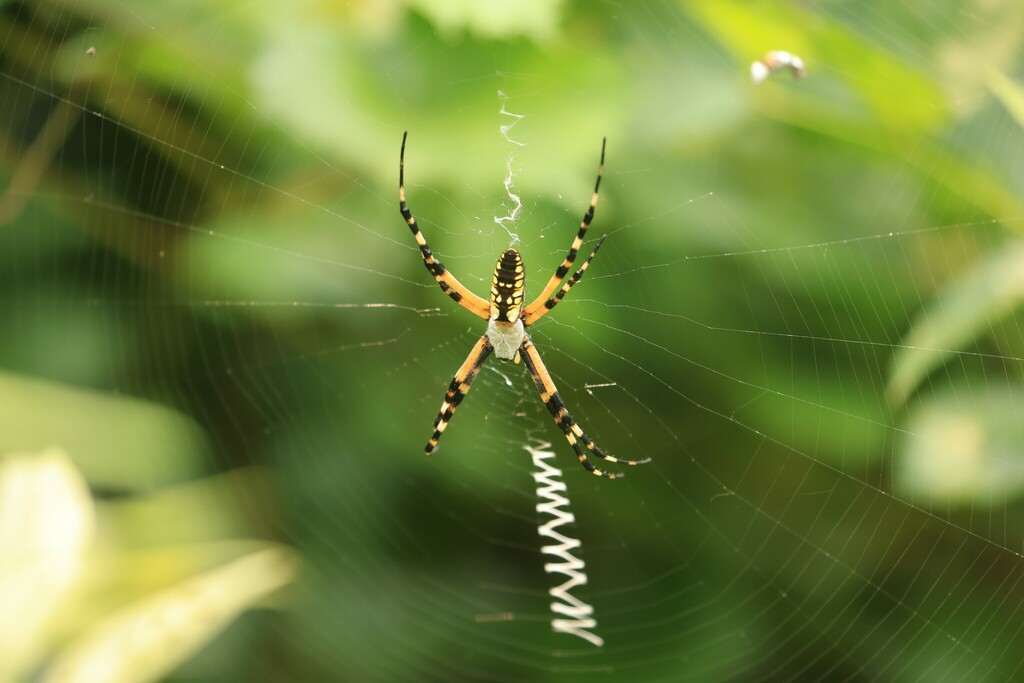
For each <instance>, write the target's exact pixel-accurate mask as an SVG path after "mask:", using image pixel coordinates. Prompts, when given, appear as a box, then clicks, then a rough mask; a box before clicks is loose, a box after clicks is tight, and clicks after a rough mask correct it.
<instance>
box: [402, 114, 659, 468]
mask: <svg viewBox="0 0 1024 683" xmlns="http://www.w3.org/2000/svg"><path fill="white" fill-rule="evenodd" d="M407 135H408V134H405V135H403V136H402V151H401V155H400V157H399V165H398V201H399V210H400V211H401V212H402V217H403V218H405V222H406V223H408V224H409V229H410V230H412V234H413V237H415V238H416V243H417V244H418V245H419V248H420V255H421V256H422V257H423V263H424V264H425V265H426V267H427V270H429V271H430V274H431V275H433V276H434V279H435V280H437V284H438V285H440V287H441V291H443V292H444V293H445V294H447V295H448V296H449V297H451V298H452V300H453V301H455V302H456V303H458V304H459V305H460V306H462V307H463V308H465V309H466V310H468V311H470V312H471V313H473V314H474V315H477V316H479V317H480V318H483V319H485V320H486V321H487V331H486V332H485V333H484V336H483V337H481V338H480V340H479V341H477V343H476V344H475V345H474V346H473V350H472V351H470V352H469V356H468V357H467V358H466V360H465V362H464V363H463V364H462V367H460V368H459V370H458V372H456V373H455V377H454V378H453V379H452V383H451V385H450V386H449V387H448V392H447V393H446V394H445V397H444V402H443V403H442V404H441V412H440V413H439V414H438V416H437V419H436V420H435V421H434V434H433V435H432V436H431V437H430V440H429V441H428V442H427V447H426V449H425V451H426V454H427V455H430V454H431V453H433V452H434V449H435V448H436V447H437V441H438V439H440V438H441V434H442V432H444V430H445V427H447V426H448V422H449V421H450V420H451V419H452V415H454V414H455V409H456V408H457V407H458V405H459V404H460V403H461V402H462V399H463V398H465V397H466V394H467V393H468V392H469V388H470V386H471V385H472V384H473V380H475V379H476V376H477V375H478V374H480V368H481V367H482V366H483V364H484V361H485V360H487V357H488V356H489V355H491V353H492V352H493V353H494V355H495V356H497V357H498V359H500V360H501V361H504V362H507V361H513V362H515V363H518V362H519V361H520V359H522V360H523V361H524V363H525V365H526V368H527V369H528V370H529V371H530V376H531V377H532V378H533V382H534V384H535V385H536V386H537V391H539V392H540V397H541V400H542V401H544V405H545V406H547V409H548V410H549V411H550V412H551V415H552V416H553V417H554V418H555V423H556V424H557V425H558V426H559V428H560V429H561V430H562V432H563V433H564V434H565V438H566V440H567V441H568V442H569V445H570V446H572V449H573V451H575V453H576V457H577V458H579V460H580V462H581V463H583V466H584V467H585V468H586V469H587V470H588V471H590V472H591V473H593V474H596V475H598V476H601V477H608V478H609V479H615V478H616V477H619V476H622V475H617V474H612V473H609V472H605V471H603V470H600V469H598V468H596V467H594V464H593V463H592V462H590V459H589V458H588V457H587V451H586V450H584V447H586V449H587V450H589V451H590V452H591V453H593V454H594V455H596V456H598V457H600V458H603V459H605V460H608V461H609V462H616V463H620V464H623V465H639V464H641V463H644V462H647V460H646V459H645V460H623V459H621V458H616V457H613V456H611V455H608V454H606V453H605V452H604V451H602V450H601V449H600V448H599V447H598V446H597V444H595V443H594V442H593V441H592V440H591V439H590V437H588V436H587V435H586V433H584V431H583V429H582V428H580V426H579V425H578V424H576V422H575V420H573V418H572V415H570V414H569V411H568V410H566V408H565V403H564V402H563V401H562V397H561V396H559V395H558V390H557V389H556V388H555V383H554V381H553V380H552V379H551V374H550V373H548V369H547V368H546V367H544V363H543V362H542V361H541V359H540V354H539V353H538V352H537V347H536V346H534V344H533V342H532V341H530V335H529V334H527V332H526V328H527V327H528V326H530V325H532V324H533V323H535V322H537V320H539V319H540V318H541V317H543V316H544V315H546V314H547V313H548V311H550V310H551V309H552V308H554V307H555V306H556V305H558V302H559V301H561V300H562V299H563V298H564V297H565V295H566V294H567V293H568V292H569V290H570V289H572V287H573V285H575V284H576V283H577V282H579V281H580V278H582V277H583V274H584V273H585V272H586V271H587V267H588V266H589V265H590V262H591V261H592V260H593V259H594V256H595V255H596V254H597V250H598V249H600V248H601V244H602V243H603V242H604V238H605V237H606V235H602V236H601V239H599V240H598V241H597V244H596V245H595V246H594V249H593V251H591V252H590V256H588V257H587V260H586V261H584V262H583V265H581V266H580V267H579V270H577V271H576V272H575V273H573V276H572V277H571V278H569V279H568V280H566V279H565V276H566V275H568V274H569V269H570V268H571V267H572V264H573V263H574V262H575V261H576V255H577V254H578V253H579V250H580V247H581V246H583V238H584V237H585V236H586V234H587V228H589V227H590V222H591V221H592V220H593V219H594V207H595V206H597V193H598V189H599V188H600V187H601V175H602V173H603V171H604V141H602V142H601V162H600V164H599V165H598V167H597V182H595V183H594V194H593V196H592V197H591V199H590V206H589V207H588V208H587V211H586V213H585V214H583V221H582V222H581V223H580V229H579V231H578V232H577V233H576V238H575V239H574V240H573V241H572V245H571V246H570V247H569V253H568V254H566V257H565V260H564V261H562V265H560V266H559V267H558V268H557V269H556V270H555V274H554V275H552V276H551V279H550V280H548V283H547V285H545V287H544V290H543V291H542V292H541V293H540V295H538V296H537V298H536V299H534V300H533V301H532V302H530V303H529V304H528V305H526V306H525V307H524V306H523V302H524V300H525V299H524V298H523V297H524V293H525V289H526V271H525V270H524V269H523V259H522V257H521V256H520V255H519V252H518V251H517V250H515V249H506V250H505V251H504V252H503V253H502V255H501V256H500V257H498V263H497V264H496V265H495V266H494V277H493V278H492V279H491V299H490V301H489V302H488V301H487V300H485V299H483V298H482V297H479V296H477V295H476V294H474V293H473V292H471V291H469V290H468V289H466V287H465V286H464V285H463V284H462V283H460V282H459V281H458V280H457V279H456V278H455V276H454V275H452V274H451V273H449V272H448V271H447V270H446V269H445V267H444V265H443V264H442V263H441V262H440V261H438V260H437V259H436V258H435V257H434V254H433V252H431V251H430V246H429V245H428V244H427V240H426V238H424V237H423V233H422V232H420V228H419V226H418V225H417V224H416V219H415V218H413V215H412V212H411V211H409V207H408V206H407V205H406V203H405V139H406V136H407ZM559 285H561V288H559ZM556 289H557V290H558V291H557V292H555V290H556ZM581 442H582V443H583V446H581V445H580V443H581Z"/></svg>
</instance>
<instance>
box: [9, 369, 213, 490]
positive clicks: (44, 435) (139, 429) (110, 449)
mask: <svg viewBox="0 0 1024 683" xmlns="http://www.w3.org/2000/svg"><path fill="white" fill-rule="evenodd" d="M0 415H3V416H4V420H3V423H4V427H3V429H0V451H14V450H37V449H42V448H46V447H48V446H50V445H53V444H56V445H59V446H60V447H61V448H64V449H66V450H67V451H68V452H70V453H72V454H73V456H74V460H75V464H76V465H77V466H78V467H79V468H80V469H81V470H82V473H83V474H84V475H85V478H86V479H87V480H88V481H89V482H90V483H91V484H94V485H97V484H98V485H101V486H107V487H111V488H115V489H125V490H133V491H139V490H146V489H150V488H155V487H157V486H159V485H162V484H167V483H172V482H181V481H185V480H187V479H190V478H192V477H193V476H195V475H196V474H197V473H200V472H204V471H205V470H206V460H205V456H206V452H207V444H206V440H205V436H204V435H203V432H202V430H201V429H200V428H199V426H198V425H196V424H195V423H194V422H193V421H192V420H190V419H189V418H187V417H185V416H184V415H181V414H180V413H177V412H175V411H173V410H170V409H168V408H165V407H163V406H160V405H157V404H155V403H150V402H148V401H143V400H139V399H132V398H124V397H120V396H112V395H109V394H104V393H101V392H97V391H88V390H85V389H80V388H77V387H71V386H67V385H64V384H58V383H55V382H47V381H45V380H37V379H31V378H28V377H20V376H17V375H12V374H7V373H0Z"/></svg>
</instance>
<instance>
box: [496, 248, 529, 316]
mask: <svg viewBox="0 0 1024 683" xmlns="http://www.w3.org/2000/svg"><path fill="white" fill-rule="evenodd" d="M525 289H526V273H525V272H524V271H523V257H522V256H520V255H519V252H518V251H517V250H515V249H506V250H505V251H504V253H502V255H501V256H499V257H498V263H497V264H495V266H494V277H493V278H492V279H491V320H496V321H501V322H508V323H514V322H515V321H517V320H519V315H520V314H521V313H522V310H523V293H524V291H525Z"/></svg>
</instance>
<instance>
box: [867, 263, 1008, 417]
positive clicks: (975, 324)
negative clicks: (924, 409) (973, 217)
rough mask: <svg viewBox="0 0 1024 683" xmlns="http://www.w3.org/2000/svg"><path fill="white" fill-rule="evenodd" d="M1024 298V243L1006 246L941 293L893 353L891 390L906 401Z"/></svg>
mask: <svg viewBox="0 0 1024 683" xmlns="http://www.w3.org/2000/svg"><path fill="white" fill-rule="evenodd" d="M1022 299H1024V244H1021V243H1015V244H1013V245H1012V246H1010V247H1009V248H1007V249H1005V250H1003V251H1000V252H999V253H997V254H995V255H994V256H992V257H991V258H990V259H988V260H986V261H983V262H982V263H979V264H978V265H977V267H975V268H974V269H973V270H971V271H970V272H969V273H967V274H966V275H965V276H964V277H962V278H961V279H959V280H957V281H955V282H952V283H951V284H950V285H948V286H947V287H946V288H945V289H944V290H943V291H942V292H940V293H939V296H938V299H937V300H936V302H935V303H934V304H933V305H932V306H931V307H929V308H928V309H927V310H926V311H925V312H924V313H923V314H922V315H921V316H920V317H919V318H918V320H917V321H915V323H914V325H913V327H912V328H911V330H910V332H909V333H908V334H907V336H906V337H905V338H904V340H903V343H902V346H901V348H899V349H898V350H897V352H896V354H895V356H894V358H893V366H892V367H893V369H892V375H891V377H890V379H889V386H888V388H887V390H886V391H887V393H888V396H889V401H890V402H891V403H892V404H893V405H894V406H899V405H902V404H903V403H904V402H905V401H906V400H907V398H909V396H910V395H911V393H912V392H913V391H914V389H915V388H916V387H917V385H918V384H919V383H920V382H921V380H923V379H924V378H925V377H927V376H928V374H929V373H931V372H932V371H934V370H935V369H936V368H938V367H940V366H941V365H942V364H943V363H945V362H946V360H948V359H949V358H950V357H951V356H953V355H954V354H956V353H957V352H958V351H960V350H961V349H963V348H964V347H965V346H967V344H968V343H970V342H971V341H972V340H974V339H975V338H976V337H977V336H978V335H980V334H982V333H983V332H985V331H986V330H989V329H991V326H992V325H993V324H995V323H996V322H997V321H998V320H1000V319H1001V318H1003V317H1005V316H1006V315H1008V314H1009V313H1010V312H1011V311H1013V309H1014V308H1016V307H1017V305H1018V304H1020V302H1021V300H1022Z"/></svg>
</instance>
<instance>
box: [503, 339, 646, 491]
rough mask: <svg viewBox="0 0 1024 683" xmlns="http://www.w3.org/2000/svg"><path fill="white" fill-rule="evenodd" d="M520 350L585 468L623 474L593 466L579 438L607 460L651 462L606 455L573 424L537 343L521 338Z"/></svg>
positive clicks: (604, 474) (602, 473) (600, 473)
mask: <svg viewBox="0 0 1024 683" xmlns="http://www.w3.org/2000/svg"><path fill="white" fill-rule="evenodd" d="M522 352H523V362H524V363H525V364H526V367H527V369H528V370H529V371H530V376H531V377H533V382H534V384H536V385H537V391H539V392H540V398H541V400H542V401H544V405H545V406H547V409H548V411H549V412H550V413H551V416H552V417H553V418H555V424H557V425H558V427H559V429H561V430H562V432H563V433H564V434H565V439H566V441H568V442H569V445H570V446H572V449H573V451H575V452H576V457H577V458H579V461H580V463H581V464H582V465H583V467H585V468H586V469H587V471H588V472H590V473H591V474H595V475H597V476H599V477H607V478H609V479H617V478H619V477H621V476H623V475H621V474H612V473H610V472H605V471H604V470H601V469H598V468H597V467H595V466H594V463H592V462H590V458H588V457H587V452H586V451H584V450H583V448H582V447H581V446H580V441H582V442H583V444H584V445H585V446H586V447H587V449H588V450H590V451H591V452H592V453H594V454H595V455H597V456H598V457H600V458H603V459H605V460H607V461H609V462H616V463H619V464H620V465H642V464H644V463H646V462H650V458H645V459H643V460H623V459H622V458H616V457H614V456H611V455H608V454H606V453H605V452H604V451H603V450H601V449H600V448H599V447H598V445H597V444H595V443H594V442H593V440H591V438H590V437H589V436H587V435H586V433H585V432H584V431H583V428H582V427H580V426H579V425H578V424H576V421H575V420H573V419H572V415H570V414H569V411H568V409H567V408H566V407H565V402H564V401H562V397H561V396H559V394H558V389H556V388H555V382H554V380H552V379H551V374H550V373H549V372H548V369H547V368H546V367H545V366H544V362H543V361H541V359H540V354H539V353H538V352H537V347H536V346H534V345H533V342H531V341H530V340H529V339H527V340H526V341H524V342H523V346H522Z"/></svg>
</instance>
